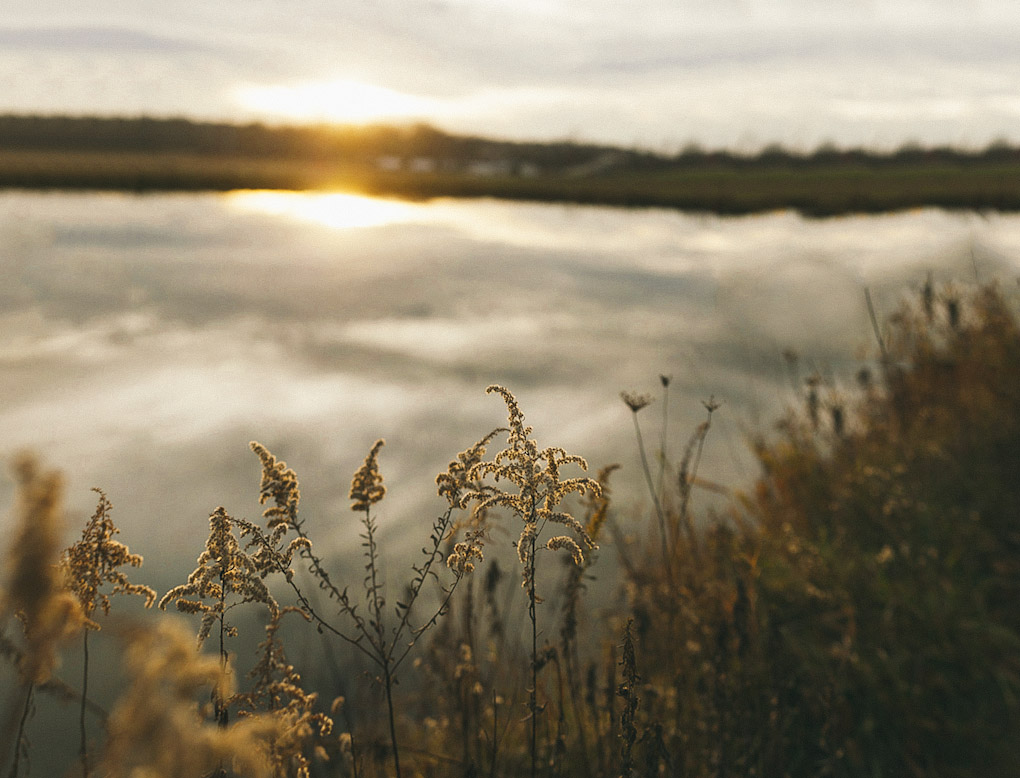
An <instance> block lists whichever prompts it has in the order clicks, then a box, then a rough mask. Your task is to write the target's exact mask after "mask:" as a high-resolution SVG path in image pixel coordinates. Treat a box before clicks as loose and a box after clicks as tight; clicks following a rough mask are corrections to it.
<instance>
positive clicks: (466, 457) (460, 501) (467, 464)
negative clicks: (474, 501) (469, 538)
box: [436, 428, 504, 508]
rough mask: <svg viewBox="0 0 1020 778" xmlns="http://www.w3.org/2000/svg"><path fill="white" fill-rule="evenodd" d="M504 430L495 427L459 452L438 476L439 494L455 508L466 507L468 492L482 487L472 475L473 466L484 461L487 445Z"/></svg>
mask: <svg viewBox="0 0 1020 778" xmlns="http://www.w3.org/2000/svg"><path fill="white" fill-rule="evenodd" d="M503 431H504V430H502V429H499V428H497V429H494V430H493V431H492V432H490V433H489V434H488V435H486V436H485V437H484V438H482V439H481V440H480V441H478V442H477V443H475V444H474V445H473V446H472V447H471V448H469V449H467V450H466V451H462V452H460V453H459V454H457V458H456V459H455V460H453V461H452V462H450V465H449V467H447V469H446V472H445V473H440V474H439V475H437V476H436V484H438V487H439V488H438V492H439V496H440V497H445V498H446V499H447V500H448V501H449V503H450V505H451V506H453V507H454V508H466V507H467V500H466V497H467V494H468V493H469V492H472V491H477V490H478V489H479V488H480V486H479V484H478V482H477V480H474V479H473V478H472V476H471V471H472V468H474V466H475V465H477V464H478V463H479V462H481V461H482V457H484V456H485V447H486V446H488V445H489V442H490V441H491V440H492V439H493V438H494V437H496V435H498V434H499V433H500V432H503Z"/></svg>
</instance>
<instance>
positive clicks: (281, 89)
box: [236, 79, 442, 124]
mask: <svg viewBox="0 0 1020 778" xmlns="http://www.w3.org/2000/svg"><path fill="white" fill-rule="evenodd" d="M236 98H237V101H238V102H239V103H240V104H241V106H242V107H244V108H245V109H246V110H249V111H254V112H256V113H260V114H266V115H270V116H277V117H279V118H281V119H286V120H289V121H302V122H316V121H322V122H340V123H354V124H358V123H365V122H375V121H392V120H410V119H426V118H429V117H433V116H435V115H436V114H438V113H442V104H441V103H440V101H438V100H431V99H428V98H424V97H417V96H415V95H409V94H406V93H403V92H397V91H395V90H393V89H386V88H384V87H380V86H374V85H372V84H365V83H362V82H359V81H351V80H347V79H342V80H337V81H320V82H306V83H299V84H291V85H273V86H259V85H248V86H244V87H241V88H239V89H238V90H237V92H236Z"/></svg>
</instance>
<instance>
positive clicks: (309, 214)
mask: <svg viewBox="0 0 1020 778" xmlns="http://www.w3.org/2000/svg"><path fill="white" fill-rule="evenodd" d="M225 197H226V198H227V203H228V204H229V205H230V206H231V207H232V208H235V209H237V210H238V211H241V212H243V213H254V214H262V215H266V216H282V217H285V218H290V219H294V220H297V221H301V222H306V223H311V224H319V225H322V226H324V227H329V228H331V229H335V230H347V229H358V228H364V227H382V226H385V225H387V224H398V223H406V222H410V221H413V220H415V219H416V218H418V217H419V215H420V211H421V207H420V206H415V205H413V204H411V203H406V202H400V201H397V200H385V199H382V198H378V197H363V196H361V195H353V194H344V193H340V192H328V193H303V192H279V191H272V190H247V191H237V192H230V193H228V194H227V195H225Z"/></svg>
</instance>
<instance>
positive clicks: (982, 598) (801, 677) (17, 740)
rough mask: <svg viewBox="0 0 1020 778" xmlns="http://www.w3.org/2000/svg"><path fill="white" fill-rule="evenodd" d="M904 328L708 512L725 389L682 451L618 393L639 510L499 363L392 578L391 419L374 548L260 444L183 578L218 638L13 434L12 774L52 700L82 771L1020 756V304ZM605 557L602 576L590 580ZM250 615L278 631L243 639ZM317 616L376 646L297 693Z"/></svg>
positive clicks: (759, 765)
mask: <svg viewBox="0 0 1020 778" xmlns="http://www.w3.org/2000/svg"><path fill="white" fill-rule="evenodd" d="M880 351H881V356H880V358H879V360H878V362H877V366H875V367H874V368H867V367H865V368H862V370H861V372H860V374H859V375H858V376H857V383H856V387H855V388H852V389H851V388H846V387H844V388H842V389H839V390H837V388H836V387H829V386H825V385H823V384H822V382H820V381H819V379H818V378H817V377H816V376H805V377H804V378H805V382H804V396H803V398H802V400H801V401H799V402H798V406H797V407H796V408H794V409H793V410H791V411H790V413H789V414H788V415H787V417H786V418H784V419H783V420H782V422H781V423H780V424H779V425H778V427H777V429H776V430H774V431H773V432H771V433H769V434H768V435H767V436H765V437H763V438H762V439H761V440H759V441H757V442H756V447H755V451H756V454H757V456H758V459H759V461H760V464H761V474H760V476H759V478H758V479H757V480H756V481H755V482H754V483H753V484H751V485H750V486H749V488H748V489H747V490H745V491H741V492H737V493H735V494H734V495H733V496H732V499H731V500H730V501H729V503H728V505H727V506H726V507H725V508H724V509H720V510H718V511H716V512H708V513H706V512H704V511H699V510H698V496H699V493H700V489H701V487H702V486H703V485H705V484H706V482H705V481H703V480H702V479H701V478H700V477H699V473H698V470H699V462H700V458H701V453H702V451H703V449H704V447H705V446H706V445H711V423H712V419H713V414H714V413H716V412H718V408H719V406H718V405H716V404H715V403H714V402H713V401H711V400H709V401H707V402H706V403H705V412H706V417H705V421H704V423H702V424H701V425H700V426H699V427H698V428H697V429H696V430H694V431H693V433H692V434H691V435H690V436H689V437H687V438H686V439H685V440H684V441H681V443H682V445H676V444H675V442H674V443H673V444H671V445H667V443H666V433H667V432H668V431H667V430H665V429H664V430H663V443H662V444H661V446H660V453H661V451H665V450H678V451H680V452H681V453H680V458H679V460H678V461H675V462H673V461H666V459H665V457H663V456H661V455H660V456H659V457H658V458H656V457H655V456H654V452H647V451H646V450H645V448H644V444H643V442H642V438H641V436H642V432H641V430H642V424H641V422H642V420H643V419H644V418H645V417H646V416H648V411H646V410H645V409H646V408H647V407H648V405H649V404H650V403H651V402H652V398H650V397H648V396H643V395H637V394H631V393H625V394H624V395H623V400H624V403H625V405H626V408H629V410H630V412H631V413H632V414H633V420H634V423H635V427H636V430H637V433H638V445H639V446H640V447H641V451H642V457H643V459H644V461H645V473H644V474H643V475H640V476H639V475H631V476H630V477H643V478H644V480H645V481H646V483H647V485H648V489H649V499H650V507H649V510H648V511H647V513H648V515H647V516H646V517H644V518H642V517H641V516H639V515H637V513H638V511H637V510H635V509H626V510H621V509H620V508H618V507H616V506H614V504H613V503H612V500H611V490H610V483H611V480H612V479H613V478H620V477H623V475H621V474H618V473H617V474H614V473H613V471H614V469H615V468H614V467H612V466H610V467H606V468H604V469H603V470H601V471H600V472H599V473H598V474H597V475H596V477H593V478H589V477H588V476H587V475H585V473H584V471H585V469H586V467H587V465H586V463H585V462H584V460H583V459H581V458H580V457H577V456H574V455H571V454H568V453H567V452H565V451H563V450H562V449H559V448H556V447H551V448H544V449H540V448H539V447H538V445H537V444H536V442H535V439H534V438H533V437H532V435H533V432H532V430H531V428H530V427H528V426H527V425H526V424H525V421H524V415H523V413H522V411H521V408H520V407H519V406H518V403H517V400H516V398H515V397H514V396H513V395H512V394H511V393H510V392H509V391H508V390H507V389H505V388H503V387H490V389H489V391H490V392H491V393H492V394H493V395H494V396H495V397H498V398H500V399H501V400H502V402H503V403H504V404H505V406H506V412H507V424H506V427H501V428H497V429H496V430H494V431H493V432H491V433H489V434H487V435H485V436H484V437H483V438H481V440H479V441H478V443H476V444H475V445H473V446H471V447H470V448H468V449H467V450H466V451H464V452H462V453H461V454H459V455H458V456H457V457H456V458H455V459H454V460H453V461H452V462H451V463H450V466H449V468H448V469H447V471H446V472H444V473H442V474H440V475H439V477H438V478H437V487H438V497H439V498H442V502H443V505H444V507H443V508H442V510H440V511H438V516H437V518H436V519H435V520H434V522H432V524H431V526H430V527H428V528H425V530H424V531H423V532H422V536H423V540H424V543H423V549H422V555H421V557H420V559H419V561H418V562H417V563H415V564H414V566H413V567H412V568H411V569H410V570H409V573H408V576H407V582H406V584H404V585H402V586H401V587H397V586H396V582H397V581H398V578H396V577H394V572H393V571H392V570H390V571H384V570H383V568H382V562H381V557H380V549H379V547H378V543H377V538H378V534H377V525H376V517H377V516H378V512H379V511H380V510H381V507H380V506H381V503H383V501H384V498H385V486H384V482H383V476H382V468H381V465H380V460H381V459H382V457H383V451H384V449H383V443H382V441H379V442H377V443H376V445H375V446H373V447H372V449H371V450H370V452H369V453H368V455H367V457H366V458H365V462H364V464H363V466H362V467H361V468H360V469H359V470H358V471H357V473H355V474H354V477H353V479H352V483H351V489H350V497H351V501H352V505H351V507H352V510H353V511H354V512H355V513H356V514H357V515H358V516H359V517H360V520H361V526H362V532H363V534H362V538H363V547H364V570H359V571H336V570H333V569H331V566H330V564H329V560H326V559H322V558H320V557H319V556H318V555H317V552H316V551H315V546H314V545H313V542H312V540H311V539H310V538H309V537H308V535H307V533H306V532H305V525H304V521H303V519H302V517H301V514H300V511H299V508H300V492H299V488H298V481H297V476H296V474H295V473H294V472H293V471H292V470H291V469H290V468H288V467H287V466H286V465H285V464H284V463H283V462H280V461H278V460H277V459H276V458H275V457H274V456H273V455H272V454H271V453H270V452H269V451H268V450H266V449H265V448H264V447H262V446H260V445H259V444H252V449H253V451H254V453H255V455H256V456H257V457H258V461H259V463H260V464H261V482H260V484H259V494H260V501H261V502H262V503H263V504H266V505H268V506H269V507H268V508H266V509H265V511H264V513H263V519H262V521H261V522H259V523H253V522H248V521H245V520H242V519H237V518H235V517H233V516H232V515H231V514H230V513H228V512H227V511H226V509H224V508H216V509H215V510H214V511H213V512H212V514H211V516H210V533H209V536H208V538H207V540H206V543H205V548H204V551H202V554H201V556H200V557H199V559H198V564H197V566H196V568H195V570H194V571H193V572H192V573H191V574H190V575H189V576H187V577H186V580H185V577H184V576H182V583H181V584H180V585H179V586H177V587H175V588H173V589H172V590H171V591H169V592H167V593H165V594H164V595H163V596H162V598H161V599H160V600H159V606H160V607H161V608H167V609H169V608H175V609H177V610H180V611H182V612H183V613H185V614H191V616H192V617H194V619H195V623H194V624H193V626H194V628H195V629H196V630H197V633H198V642H199V645H200V646H202V645H204V646H205V650H204V651H196V649H195V640H194V637H193V636H192V634H188V633H184V632H182V627H181V626H180V624H179V622H174V621H171V620H167V618H166V617H161V618H158V619H152V620H146V621H144V622H141V623H136V624H130V625H125V624H123V623H121V624H117V623H116V622H112V621H110V620H109V619H108V617H107V614H108V613H109V610H110V606H111V602H110V599H109V597H108V595H110V594H114V593H123V594H130V595H135V596H138V597H141V598H143V599H144V600H145V602H146V603H152V602H153V601H154V600H155V597H156V595H155V593H153V592H152V591H151V590H149V589H148V588H147V587H145V586H142V585H139V584H136V583H132V582H130V581H129V580H128V577H127V575H126V574H125V573H124V570H125V569H127V568H130V567H138V566H140V565H141V561H142V560H141V558H140V557H138V556H136V555H134V554H131V553H130V551H129V550H128V549H127V547H126V546H123V545H122V544H120V543H118V542H117V541H116V540H114V534H115V533H116V527H115V526H114V524H113V522H112V518H111V516H112V513H111V511H112V506H111V503H110V501H109V500H108V499H107V497H106V495H105V494H104V493H102V492H99V493H98V497H99V499H98V504H97V508H96V512H95V515H94V516H93V517H92V519H91V520H90V521H89V522H88V523H87V525H86V527H85V529H84V531H83V533H82V535H81V538H80V539H79V540H78V541H77V542H76V543H75V544H73V545H72V546H71V547H69V548H68V549H66V550H64V551H63V552H61V550H60V479H59V476H58V475H56V474H54V473H47V472H45V471H44V470H43V469H42V468H40V466H39V465H38V464H37V463H36V462H35V461H34V460H33V459H32V458H30V457H22V458H20V459H19V460H18V462H17V463H16V465H15V476H16V479H17V482H18V484H19V497H18V504H17V506H16V510H15V518H16V521H17V527H18V528H17V529H16V530H15V532H16V536H15V537H14V538H13V542H12V544H11V547H10V551H9V553H8V559H7V564H6V568H5V575H4V593H3V599H2V603H0V608H2V610H0V613H2V614H3V617H4V622H3V623H4V625H5V626H4V629H5V631H4V633H3V635H4V637H3V643H2V647H3V654H4V656H5V657H6V659H7V660H9V661H10V662H11V663H12V667H13V668H14V670H15V671H16V674H17V675H16V677H17V678H18V685H17V688H13V689H9V690H8V694H7V695H6V697H7V699H6V701H5V705H6V706H7V707H6V710H5V711H2V712H0V715H3V716H4V721H5V726H4V727H3V729H2V730H0V732H2V734H0V756H2V757H3V760H4V761H3V764H0V769H4V770H8V769H9V773H8V774H9V775H12V776H15V775H18V774H19V772H20V773H22V774H23V772H24V770H23V764H24V763H23V761H21V755H22V754H23V753H24V746H25V743H26V742H27V734H28V733H29V732H30V730H31V727H32V723H33V718H32V710H33V708H34V706H39V707H41V706H43V705H58V704H61V700H63V701H64V702H63V704H69V703H68V700H70V701H71V702H72V703H74V704H76V705H78V706H80V713H79V716H80V720H81V727H80V730H81V731H80V733H79V739H80V747H79V750H78V753H79V764H78V765H77V766H76V767H75V768H74V770H75V772H77V773H78V774H81V775H83V776H87V775H89V774H94V775H103V776H135V777H138V778H141V776H202V775H211V774H218V775H229V774H236V775H245V776H247V775H252V776H270V775H272V776H291V775H309V774H321V775H356V776H381V775H398V776H400V775H423V776H432V775H435V776H476V775H490V776H518V775H532V776H534V775H542V776H575V775H576V776H607V777H608V776H621V775H622V776H632V775H640V776H659V775H668V776H698V777H701V776H704V777H706V778H707V777H708V776H805V777H807V776H848V777H849V776H874V777H875V778H877V777H878V776H936V777H937V776H961V777H962V776H1009V775H1013V774H1015V765H1016V764H1017V760H1018V759H1020V746H1018V743H1020V724H1018V722H1020V710H1018V708H1020V609H1018V608H1017V607H1016V603H1017V601H1018V595H1020V524H1018V519H1017V517H1018V515H1020V514H1018V509H1020V480H1018V479H1017V478H1016V477H1015V472H1016V469H1017V466H1018V465H1020V325H1018V320H1017V315H1016V313H1015V312H1014V311H1013V310H1012V309H1011V308H1010V306H1009V305H1008V304H1007V303H1006V302H1005V301H1004V299H1003V296H1002V295H1001V294H1000V293H999V291H997V290H996V289H995V288H994V287H988V288H983V289H978V290H975V291H974V292H973V293H971V294H968V295H962V294H960V293H958V292H956V291H954V290H953V289H951V288H950V289H945V290H942V291H941V292H939V293H937V292H936V290H934V289H932V288H931V286H930V285H928V286H926V287H925V289H924V291H923V293H922V294H921V295H920V297H919V299H917V300H915V301H911V302H909V303H906V304H905V305H904V307H903V308H902V309H901V310H900V311H899V312H898V313H897V314H896V315H895V316H894V317H893V318H892V319H891V320H890V321H889V323H888V327H887V332H886V333H885V334H883V335H880ZM669 383H670V381H669V379H668V378H667V377H663V378H662V386H663V391H664V392H668V390H669ZM623 412H626V410H625V409H624V408H621V413H623ZM490 450H495V453H491V452H490ZM649 453H651V454H652V456H651V457H648V456H646V454H649ZM511 543H512V546H513V548H514V552H513V554H512V555H510V559H509V560H508V559H507V555H506V554H505V553H502V554H501V553H500V552H501V550H503V551H505V550H506V549H507V548H508V547H510V546H511ZM600 556H601V557H602V558H601V559H600V558H599V557H600ZM614 559H615V562H614ZM511 565H512V566H513V568H516V570H515V571H511V569H512V568H511V567H510V566H511ZM384 572H385V574H386V575H387V576H389V577H388V578H386V580H387V581H389V583H390V585H389V586H388V587H387V586H385V585H384V584H383V580H384ZM596 576H597V577H598V578H599V579H600V580H599V582H598V584H599V585H600V586H601V587H603V588H606V587H608V591H609V594H608V595H606V596H603V597H600V598H598V600H597V601H592V602H588V597H587V589H588V588H589V587H590V586H592V585H593V579H594V577H596ZM348 587H349V588H348ZM244 614H247V618H246V617H244ZM15 616H16V618H15ZM253 620H254V621H257V622H259V624H258V625H256V627H255V628H256V629H264V639H263V642H262V643H261V645H260V647H259V650H258V652H257V653H256V654H255V655H253V656H252V655H242V654H239V653H236V652H235V651H234V650H232V645H233V643H232V641H235V640H236V638H237V634H238V631H239V630H241V629H251V628H252V626H251V625H252V623H253ZM284 624H287V625H288V627H289V628H290V629H291V631H290V632H287V630H286V629H285V628H284V627H283V626H282V625H284ZM100 627H102V628H104V629H107V628H108V629H116V630H117V634H118V637H119V640H120V643H121V645H122V646H123V652H124V654H123V664H124V677H123V678H122V679H119V681H118V683H119V686H120V691H119V695H118V699H117V700H116V702H115V703H114V705H113V707H112V708H111V709H110V710H108V711H106V712H101V711H98V710H96V709H95V706H94V705H91V704H90V700H88V699H87V694H85V693H84V690H87V689H88V688H91V687H89V685H88V684H89V665H88V661H87V656H88V635H89V633H90V631H95V630H97V629H99V628H100ZM315 631H317V632H318V633H321V634H322V635H323V636H324V639H325V640H326V641H327V642H326V645H327V646H330V647H331V648H330V649H329V650H330V651H333V652H335V653H334V654H333V655H334V656H338V655H340V654H342V653H344V652H346V653H349V654H352V655H354V656H356V657H359V658H360V660H359V662H358V663H355V664H353V665H351V666H349V667H346V668H345V671H346V673H347V675H346V677H345V678H344V685H343V687H344V689H345V690H346V698H341V697H339V696H337V695H338V692H339V689H338V688H336V687H333V686H330V685H329V684H328V683H324V684H323V685H322V686H321V687H320V688H317V689H314V690H312V689H306V688H305V686H304V681H303V679H302V672H300V671H299V670H298V669H297V668H296V667H295V666H294V664H293V663H292V660H290V659H288V658H287V653H286V641H285V639H284V634H285V633H286V634H287V635H288V636H294V635H298V636H300V635H301V634H302V633H303V634H305V635H308V636H311V635H314V634H315ZM290 639H291V637H288V638H287V640H290ZM69 641H73V642H74V643H76V644H77V645H79V646H81V649H80V650H81V651H83V652H84V655H85V657H86V661H85V662H84V667H83V676H82V678H80V679H78V680H77V681H76V682H75V681H72V679H70V678H66V679H63V680H58V676H57V672H58V669H59V659H60V654H61V652H66V651H68V650H69V649H68V646H70V645H71V643H70V642H69ZM292 647H293V646H292ZM359 667H360V668H361V669H363V670H366V671H367V675H362V674H360V673H359V672H358V668H359ZM304 670H305V672H304V675H305V676H306V677H310V676H311V674H312V672H313V670H314V668H304ZM235 675H239V676H240V677H241V681H240V683H238V681H237V679H236V677H235ZM11 677H14V676H13V675H12V676H11ZM33 700H34V701H35V702H34V703H33ZM86 719H88V726H86ZM97 721H101V722H102V725H101V726H97V724H96V722H97ZM90 731H91V732H92V733H93V735H92V736H91V737H90V735H89V732H90ZM185 744H186V745H187V747H184V745H185ZM71 774H74V773H71Z"/></svg>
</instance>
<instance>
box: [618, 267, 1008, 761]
mask: <svg viewBox="0 0 1020 778" xmlns="http://www.w3.org/2000/svg"><path fill="white" fill-rule="evenodd" d="M884 346H885V349H884V352H885V356H884V358H883V360H882V364H881V367H880V370H879V375H878V376H877V378H876V379H874V380H872V379H871V378H870V376H868V375H867V373H866V372H864V373H862V375H861V376H860V378H861V384H862V386H861V389H860V394H859V397H858V398H857V401H856V403H855V407H853V408H849V409H848V408H847V407H845V405H846V403H845V402H843V401H840V400H838V399H836V395H833V399H832V401H830V402H829V403H827V404H826V403H824V402H822V401H821V400H820V399H819V398H818V396H817V384H816V382H811V385H810V386H809V391H808V402H807V403H806V408H805V410H804V412H793V413H791V414H790V415H789V416H788V417H787V418H786V419H785V420H784V421H783V422H782V424H781V425H780V426H779V430H778V434H777V435H776V436H775V437H774V439H771V440H769V441H761V442H759V444H758V446H757V455H758V458H759V460H760V462H761V467H762V474H761V477H760V479H759V480H758V481H757V483H756V484H755V485H754V488H753V490H752V491H751V492H750V493H748V494H745V495H743V497H742V498H741V506H740V508H739V509H735V510H734V511H733V512H732V513H731V515H728V516H725V517H720V519H719V521H718V522H717V523H716V524H715V525H714V526H712V527H711V528H710V529H708V530H706V531H705V532H704V533H702V534H700V535H699V536H697V537H694V538H691V539H690V540H685V541H683V542H681V543H678V545H677V546H676V547H675V549H674V560H675V563H674V564H672V566H671V567H670V568H669V569H663V568H660V567H658V566H653V567H651V568H650V569H649V568H642V569H640V570H638V571H636V573H635V574H633V575H632V576H631V581H630V591H631V605H632V608H633V610H634V613H635V615H636V616H637V618H638V624H639V625H642V629H640V631H639V636H640V645H641V647H642V651H641V655H640V657H639V665H640V666H642V667H643V668H645V669H644V674H645V676H646V683H647V686H646V690H647V691H646V700H645V704H644V716H645V721H646V724H645V726H646V732H647V731H652V730H655V731H658V728H660V727H661V731H662V733H663V735H662V737H663V738H664V741H665V743H666V751H667V752H668V753H669V754H670V755H671V759H672V762H671V763H669V764H667V763H666V762H665V761H663V766H664V767H666V768H667V773H668V774H675V775H697V776H702V775H704V776H709V775H731V774H739V775H766V776H774V775H775V776H783V775H789V776H823V775H833V776H911V775H916V776H922V775H923V776H964V775H967V776H970V775H973V776H988V775H1002V776H1005V775H1014V774H1015V769H1016V767H1015V766H1016V763H1017V762H1016V759H1017V757H1018V756H1020V752H1018V747H1017V743H1020V717H1018V712H1020V711H1018V699H1020V697H1018V695H1020V608H1018V607H1017V603H1018V601H1020V600H1018V594H1020V591H1018V588H1020V521H1018V517H1020V514H1018V508H1020V480H1018V479H1017V477H1016V470H1017V467H1018V465H1020V331H1018V326H1017V321H1016V317H1015V314H1013V313H1012V311H1010V309H1009V308H1008V306H1007V304H1006V303H1005V302H1004V300H1003V297H1002V295H1001V294H1000V293H999V292H998V291H997V290H996V289H995V288H993V287H988V288H984V289H981V290H979V291H977V292H976V293H974V294H973V295H972V296H970V297H968V298H967V299H966V300H963V299H961V295H959V294H957V293H955V292H953V291H952V290H947V291H946V292H945V293H944V294H943V295H941V296H940V297H938V298H936V295H935V293H934V290H932V289H931V288H930V287H926V289H925V292H924V294H923V296H922V300H921V301H920V302H919V303H918V304H917V305H912V304H910V305H905V306H904V307H903V309H902V310H901V311H900V312H899V313H898V314H897V315H896V316H895V317H893V319H892V320H891V322H890V332H889V336H888V343H886V344H884ZM826 411H827V412H828V413H826ZM647 558H649V559H654V557H653V556H651V555H649V556H648V557H647Z"/></svg>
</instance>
